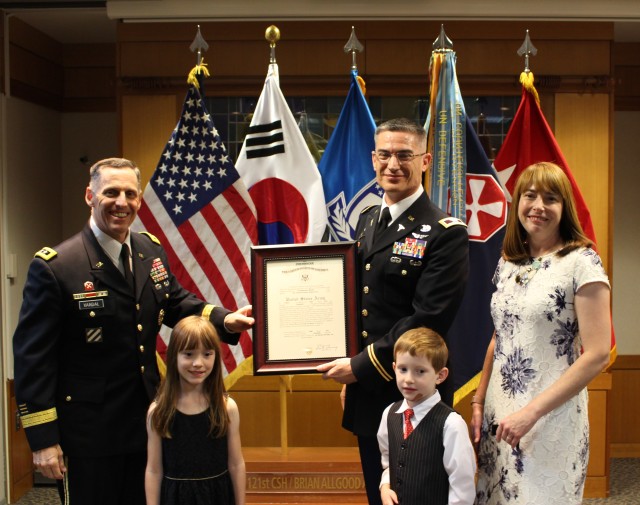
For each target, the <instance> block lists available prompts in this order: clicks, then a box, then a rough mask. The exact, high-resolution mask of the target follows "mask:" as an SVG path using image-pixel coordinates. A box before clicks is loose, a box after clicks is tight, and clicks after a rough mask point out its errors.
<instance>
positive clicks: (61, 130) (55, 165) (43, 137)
mask: <svg viewBox="0 0 640 505" xmlns="http://www.w3.org/2000/svg"><path fill="white" fill-rule="evenodd" d="M4 103H5V105H4V107H3V109H4V110H0V119H2V118H4V123H2V124H3V125H4V127H3V130H4V142H3V144H2V149H3V152H2V155H3V156H2V157H1V158H0V159H4V160H5V164H4V166H3V173H4V177H3V182H4V188H5V191H4V192H3V195H2V216H3V221H2V227H1V236H0V247H1V249H0V251H1V252H0V260H1V261H2V266H3V272H4V271H6V269H7V267H8V266H9V262H10V259H11V256H12V255H15V258H16V264H17V276H16V278H15V279H12V280H8V279H7V278H6V277H5V276H2V278H1V279H2V280H1V282H2V318H1V320H2V342H3V345H2V347H1V349H2V362H3V363H4V376H3V386H2V388H1V389H0V398H3V397H4V382H5V380H6V379H10V378H13V354H12V352H11V340H12V336H13V331H14V330H15V327H16V324H17V320H18V313H19V310H20V305H21V304H22V288H23V286H24V283H25V279H26V274H27V269H28V267H29V262H30V261H31V259H32V258H33V254H34V253H35V252H36V251H38V250H39V249H40V248H42V247H43V246H50V247H54V246H55V245H57V244H59V243H60V242H61V241H62V240H64V239H65V238H67V237H69V236H71V235H73V234H74V233H76V232H78V231H79V230H80V229H81V228H82V226H84V224H85V223H86V221H87V219H88V218H89V209H88V207H87V205H86V203H85V202H84V190H85V188H86V186H87V183H88V182H89V166H90V165H91V164H92V163H93V162H95V161H97V160H99V159H102V158H106V157H109V156H116V155H117V154H118V142H117V139H118V132H117V116H116V114H115V113H94V114H79V113H78V114H61V113H59V112H56V111H52V110H50V109H47V108H43V107H40V106H37V105H34V104H31V103H29V102H25V101H22V100H19V99H16V98H11V97H9V98H6V101H5V102H4ZM85 156H86V157H87V159H88V160H87V164H86V165H85V164H83V163H82V162H81V161H80V158H82V157H85ZM4 405H5V402H4V400H2V401H0V420H4V419H5V415H4V412H3V410H4V408H3V407H4ZM5 433H6V430H5ZM5 447H6V440H5V438H2V439H0V454H5ZM5 470H6V468H5V459H4V458H0V504H2V503H5V500H6V496H5V489H6V486H5Z"/></svg>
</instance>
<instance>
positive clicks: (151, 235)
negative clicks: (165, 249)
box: [140, 231, 162, 245]
mask: <svg viewBox="0 0 640 505" xmlns="http://www.w3.org/2000/svg"><path fill="white" fill-rule="evenodd" d="M140 234H141V235H146V236H147V237H149V240H151V242H155V243H156V244H158V245H162V244H160V239H158V237H156V236H155V235H154V234H153V233H149V232H148V231H141V232H140Z"/></svg>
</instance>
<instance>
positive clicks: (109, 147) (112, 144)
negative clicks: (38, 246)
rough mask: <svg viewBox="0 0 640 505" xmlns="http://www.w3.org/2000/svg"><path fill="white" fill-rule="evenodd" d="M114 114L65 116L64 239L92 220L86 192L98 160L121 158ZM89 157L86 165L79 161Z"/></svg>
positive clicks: (63, 162) (74, 114) (63, 121)
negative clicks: (90, 170)
mask: <svg viewBox="0 0 640 505" xmlns="http://www.w3.org/2000/svg"><path fill="white" fill-rule="evenodd" d="M117 128H118V118H117V115H116V113H115V112H107V113H90V114H88V113H69V114H63V115H62V183H63V187H64V190H63V192H64V199H63V202H62V236H63V237H64V238H67V237H70V236H71V235H73V234H75V233H77V232H78V231H80V230H81V229H82V227H83V226H84V224H85V223H86V222H87V220H88V219H89V207H87V204H86V203H85V201H84V191H85V188H86V187H87V185H88V184H89V168H90V167H91V165H93V164H94V163H95V162H96V161H99V160H101V159H104V158H111V157H114V156H119V149H118V141H117V139H118V130H117ZM83 157H86V158H87V161H86V163H83V162H82V161H80V158H83Z"/></svg>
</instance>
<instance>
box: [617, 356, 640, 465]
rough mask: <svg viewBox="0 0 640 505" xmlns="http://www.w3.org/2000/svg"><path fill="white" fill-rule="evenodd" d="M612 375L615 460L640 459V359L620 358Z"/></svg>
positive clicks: (634, 357) (639, 357)
mask: <svg viewBox="0 0 640 505" xmlns="http://www.w3.org/2000/svg"><path fill="white" fill-rule="evenodd" d="M611 374H612V377H613V387H612V390H611V394H610V403H611V405H610V422H609V425H610V429H609V440H610V445H611V457H612V458H640V423H638V422H637V419H638V418H640V401H639V397H638V391H640V356H637V355H636V356H618V359H617V360H616V362H615V363H614V364H613V367H612V368H611Z"/></svg>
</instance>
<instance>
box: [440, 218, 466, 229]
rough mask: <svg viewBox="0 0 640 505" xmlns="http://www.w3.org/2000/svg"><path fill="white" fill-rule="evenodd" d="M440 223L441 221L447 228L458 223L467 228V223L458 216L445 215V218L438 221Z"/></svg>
mask: <svg viewBox="0 0 640 505" xmlns="http://www.w3.org/2000/svg"><path fill="white" fill-rule="evenodd" d="M438 223H440V224H441V225H442V226H444V227H445V228H450V227H451V226H457V225H461V226H464V227H465V228H466V227H467V225H466V223H465V222H464V221H462V220H461V219H458V218H457V217H445V218H444V219H441V220H440V221H438Z"/></svg>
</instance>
